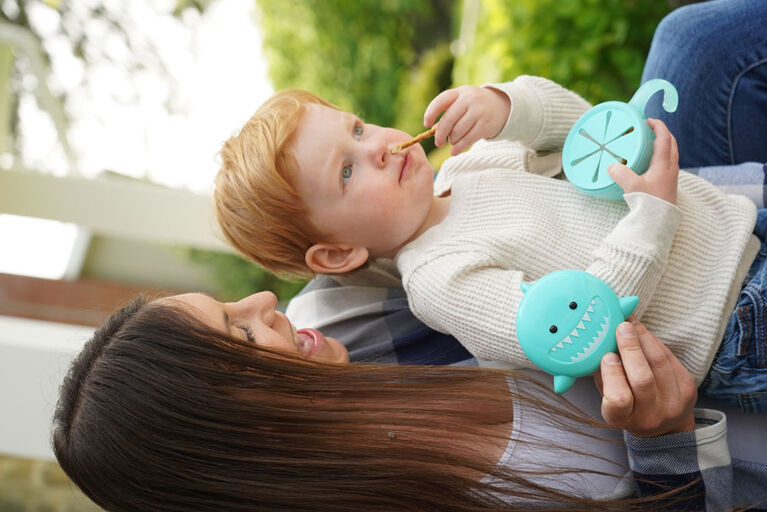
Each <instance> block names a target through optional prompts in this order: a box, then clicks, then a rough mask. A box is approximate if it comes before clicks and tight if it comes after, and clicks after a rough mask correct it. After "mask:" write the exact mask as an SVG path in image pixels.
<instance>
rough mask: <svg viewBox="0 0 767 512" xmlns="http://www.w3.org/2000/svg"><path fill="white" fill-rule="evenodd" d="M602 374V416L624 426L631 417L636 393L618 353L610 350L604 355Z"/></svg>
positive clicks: (607, 420) (616, 424)
mask: <svg viewBox="0 0 767 512" xmlns="http://www.w3.org/2000/svg"><path fill="white" fill-rule="evenodd" d="M600 374H601V377H600V380H601V382H602V386H601V389H600V391H601V393H602V417H603V418H604V419H605V421H606V422H607V423H608V424H610V425H613V426H622V425H624V424H625V423H626V421H627V420H628V419H629V418H630V417H631V412H632V411H633V409H634V395H633V393H632V392H631V386H629V383H628V380H627V378H626V374H625V372H624V371H623V366H622V365H621V361H620V358H619V357H618V355H617V354H615V353H613V352H609V353H607V354H605V355H604V357H602V364H601V366H600Z"/></svg>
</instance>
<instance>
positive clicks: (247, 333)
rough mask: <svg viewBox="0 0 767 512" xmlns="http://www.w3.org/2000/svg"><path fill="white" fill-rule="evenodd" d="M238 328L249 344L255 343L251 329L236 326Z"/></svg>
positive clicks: (245, 326)
mask: <svg viewBox="0 0 767 512" xmlns="http://www.w3.org/2000/svg"><path fill="white" fill-rule="evenodd" d="M238 327H239V328H240V329H241V330H242V332H244V333H245V337H246V338H247V339H248V341H249V342H251V343H255V342H256V338H255V337H254V336H253V329H251V328H250V327H248V326H247V325H238Z"/></svg>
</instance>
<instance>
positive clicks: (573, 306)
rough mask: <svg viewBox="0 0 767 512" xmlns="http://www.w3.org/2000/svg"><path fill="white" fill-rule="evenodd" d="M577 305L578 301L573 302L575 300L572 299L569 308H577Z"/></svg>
mask: <svg viewBox="0 0 767 512" xmlns="http://www.w3.org/2000/svg"><path fill="white" fill-rule="evenodd" d="M577 307H578V303H577V302H575V301H572V302H571V303H570V309H575V308H577Z"/></svg>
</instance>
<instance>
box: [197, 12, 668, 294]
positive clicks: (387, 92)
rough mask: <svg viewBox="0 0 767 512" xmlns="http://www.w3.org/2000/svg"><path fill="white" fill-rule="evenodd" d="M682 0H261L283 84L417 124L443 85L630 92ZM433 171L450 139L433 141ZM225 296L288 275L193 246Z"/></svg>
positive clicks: (283, 287) (407, 126)
mask: <svg viewBox="0 0 767 512" xmlns="http://www.w3.org/2000/svg"><path fill="white" fill-rule="evenodd" d="M678 3H679V2H666V1H659V0H656V1H649V2H648V1H640V0H567V1H562V0H484V1H479V0H464V1H450V0H362V1H355V0H325V1H320V0H305V1H301V2H286V1H284V0H256V4H257V7H258V18H259V19H258V23H259V26H260V27H261V30H262V33H263V38H264V39H263V41H264V50H265V55H266V57H267V60H268V65H269V76H270V78H271V80H272V81H273V84H274V87H275V89H283V88H301V89H307V90H310V91H312V92H315V93H317V94H319V95H321V96H323V97H324V98H325V99H327V100H328V101H330V102H332V103H334V104H336V105H338V106H340V107H341V108H344V109H348V110H350V111H353V112H355V113H356V114H358V115H359V116H361V117H362V118H363V119H365V120H366V121H367V122H371V123H375V124H380V125H387V126H394V127H397V128H400V129H402V130H405V131H407V132H409V133H418V132H420V131H422V130H423V129H424V128H423V120H422V119H423V111H424V109H425V108H426V105H428V103H429V101H430V100H431V99H432V98H433V97H434V96H435V95H436V94H438V93H439V92H440V91H442V90H444V89H447V88H450V87H454V86H458V85H464V84H473V85H481V84H483V83H486V82H496V81H507V80H512V79H513V78H514V77H516V76H518V75H521V74H532V75H540V76H544V77H547V78H550V79H552V80H554V81H556V82H558V83H560V84H562V85H563V86H565V87H567V88H570V89H572V90H574V91H576V92H578V93H580V94H581V95H582V96H583V97H584V98H586V99H587V100H589V101H590V102H592V103H599V102H602V101H606V100H616V99H617V100H623V101H627V100H628V99H629V98H630V97H631V95H632V94H633V92H634V91H635V90H636V88H637V87H638V86H639V80H640V77H641V74H642V66H643V63H644V59H645V56H646V55H647V51H648V49H649V46H650V41H651V38H652V34H653V32H654V30H655V26H656V25H657V24H658V22H659V21H660V19H661V18H662V17H663V16H664V15H665V14H666V13H668V12H669V11H670V10H671V9H672V8H674V7H675V6H676V5H677V4H678ZM424 144H425V149H426V150H427V152H428V153H429V156H430V160H431V161H432V163H433V164H434V166H435V168H438V167H439V165H440V164H441V163H442V161H444V159H445V158H446V157H447V151H446V150H447V148H442V149H441V150H435V148H434V146H433V145H431V139H429V140H427V141H426V142H425V143H424ZM192 257H193V259H194V260H195V261H199V262H204V263H205V264H207V265H211V266H212V267H213V268H214V269H215V273H216V276H217V279H218V282H219V284H220V287H221V295H222V297H225V298H229V299H235V298H239V297H242V296H244V295H245V294H247V293H252V292H253V291H254V290H259V289H272V290H274V291H275V292H276V293H277V294H278V296H279V297H280V299H281V300H286V299H289V298H290V297H292V296H293V294H295V293H296V292H297V291H298V290H300V288H301V286H302V285H303V284H304V283H303V282H300V281H299V282H285V281H281V280H278V279H276V278H275V277H274V276H272V275H270V274H269V273H267V272H265V271H263V270H261V269H259V268H258V267H255V266H254V265H252V264H250V263H248V262H246V261H244V260H242V259H240V258H237V257H236V256H221V255H217V254H211V253H205V252H201V251H195V252H194V253H193V256H192Z"/></svg>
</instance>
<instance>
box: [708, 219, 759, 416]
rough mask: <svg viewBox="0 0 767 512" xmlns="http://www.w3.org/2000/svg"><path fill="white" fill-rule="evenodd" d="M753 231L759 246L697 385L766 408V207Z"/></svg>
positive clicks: (749, 407) (718, 396)
mask: <svg viewBox="0 0 767 512" xmlns="http://www.w3.org/2000/svg"><path fill="white" fill-rule="evenodd" d="M754 234H755V235H756V236H757V237H758V238H759V239H760V240H761V242H762V246H761V249H760V250H759V254H758V255H757V256H756V259H755V260H754V263H753V264H752V265H751V268H750V269H749V270H748V274H747V275H746V279H745V281H744V286H743V288H742V289H741V292H740V298H739V299H738V304H737V306H736V307H735V311H734V312H733V313H732V316H730V321H729V322H728V323H727V328H726V329H725V332H724V337H723V338H722V344H721V345H720V346H719V350H718V351H717V353H716V356H715V357H714V363H713V364H712V365H711V368H710V370H709V372H708V375H706V378H705V379H704V380H703V384H701V386H700V391H702V392H703V393H704V394H705V395H706V396H709V397H711V398H713V399H714V400H717V401H719V402H723V403H725V404H727V405H732V406H736V407H740V408H741V409H742V410H743V411H745V412H765V411H767V242H765V239H766V237H765V235H767V209H761V210H759V213H758V215H757V220H756V226H755V227H754Z"/></svg>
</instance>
